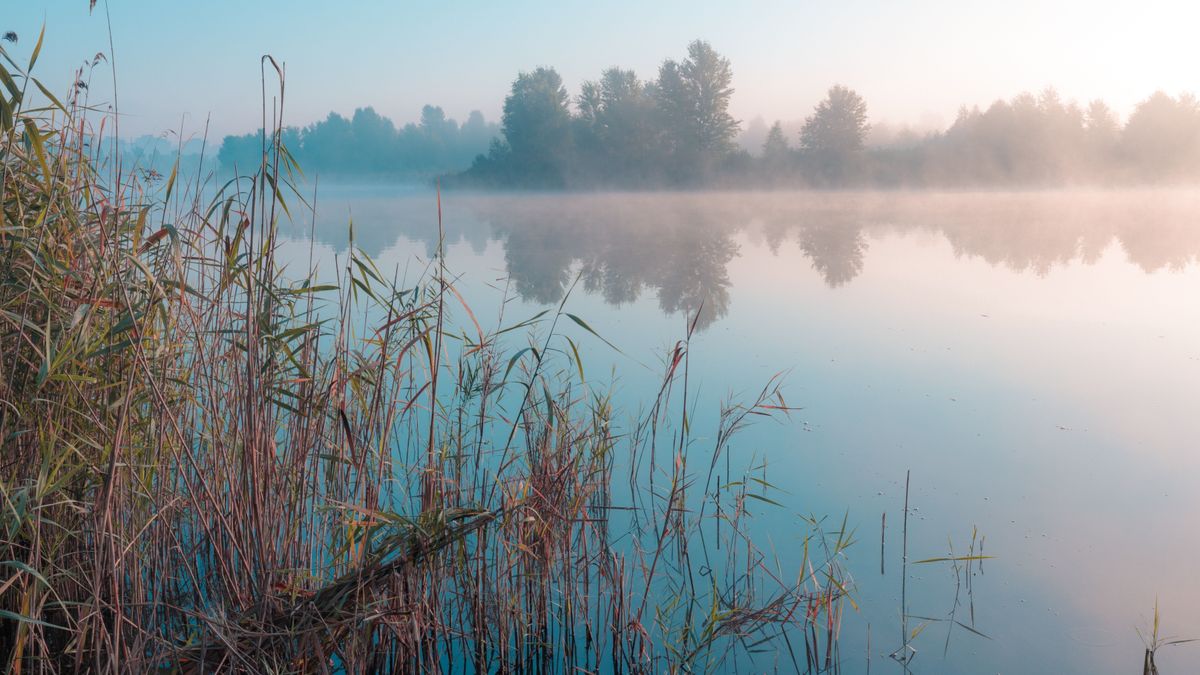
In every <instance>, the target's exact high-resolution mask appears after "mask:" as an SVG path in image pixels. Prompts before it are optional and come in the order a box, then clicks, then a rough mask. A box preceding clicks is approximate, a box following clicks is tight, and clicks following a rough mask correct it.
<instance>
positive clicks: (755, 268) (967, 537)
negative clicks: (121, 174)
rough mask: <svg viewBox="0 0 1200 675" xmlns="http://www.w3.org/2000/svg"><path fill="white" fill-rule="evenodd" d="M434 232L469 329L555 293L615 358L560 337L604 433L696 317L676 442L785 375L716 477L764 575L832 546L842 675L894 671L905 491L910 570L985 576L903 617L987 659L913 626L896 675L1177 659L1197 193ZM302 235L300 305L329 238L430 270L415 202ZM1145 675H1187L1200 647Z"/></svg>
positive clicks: (332, 216) (544, 210) (300, 230)
mask: <svg viewBox="0 0 1200 675" xmlns="http://www.w3.org/2000/svg"><path fill="white" fill-rule="evenodd" d="M442 208H443V220H444V229H445V237H446V239H445V241H446V251H447V264H448V269H449V270H450V271H451V273H453V274H454V275H456V277H457V282H456V287H457V289H458V290H459V291H460V292H461V294H462V295H463V297H464V299H465V300H466V302H467V304H468V305H469V306H470V307H471V308H472V310H473V312H474V315H475V317H476V318H477V319H478V321H479V322H480V323H481V324H482V325H483V326H484V327H485V328H488V327H492V328H494V327H496V326H498V325H501V324H504V325H508V324H511V323H515V322H516V321H518V320H521V319H524V318H528V317H530V316H532V315H534V314H536V313H537V312H539V311H541V310H543V309H545V308H547V307H555V306H557V304H558V303H559V302H561V301H562V300H563V297H564V294H566V293H567V292H568V290H569V289H572V286H573V284H574V288H573V290H571V291H570V293H571V294H570V296H569V297H568V298H567V300H566V308H567V311H569V312H571V313H573V314H576V315H578V316H579V317H581V318H582V319H585V320H586V322H587V323H588V324H589V325H590V326H591V327H593V328H594V329H595V331H596V332H597V333H599V334H600V335H601V336H603V337H604V338H607V339H608V340H609V341H611V342H612V343H614V344H615V345H616V346H617V347H618V348H619V349H620V350H621V353H618V352H616V351H614V350H613V349H611V348H609V347H607V346H606V345H605V344H604V343H603V342H601V341H600V340H598V339H596V338H595V337H592V336H590V335H589V334H588V333H587V332H585V331H583V330H581V329H578V328H576V327H575V326H572V327H571V330H572V331H573V332H572V336H573V338H574V339H576V340H577V342H578V343H579V344H580V346H581V349H582V351H583V352H584V357H583V359H584V365H585V372H586V374H587V378H588V383H589V384H590V385H592V386H595V387H598V388H601V389H608V388H612V389H613V391H614V392H615V395H614V396H615V399H616V401H617V402H618V408H619V409H624V410H629V411H630V412H631V414H632V413H634V412H636V411H637V410H638V409H639V407H640V406H644V405H645V404H647V403H648V402H649V401H650V400H651V399H652V398H653V396H654V394H655V392H656V391H657V387H658V386H659V384H660V382H661V368H660V367H659V366H660V364H661V361H662V358H663V355H664V353H665V352H666V350H667V349H668V348H669V347H670V346H671V345H673V344H674V343H675V341H677V340H679V339H681V338H683V337H684V335H685V333H686V324H687V321H688V317H689V316H690V315H692V314H693V313H695V312H697V311H699V313H700V318H699V321H698V332H697V334H696V336H695V337H694V339H693V342H692V363H691V368H692V370H691V378H692V379H693V384H696V386H698V391H699V393H700V398H699V402H698V403H697V408H696V410H697V417H696V421H695V422H694V424H695V425H697V427H698V428H701V430H700V431H698V432H696V433H697V435H698V436H704V435H705V434H711V433H715V431H716V428H715V426H716V417H717V412H718V406H719V405H720V403H721V402H722V401H724V400H728V399H730V398H733V399H739V398H740V399H743V400H744V399H748V398H751V397H753V396H754V395H755V394H757V392H758V391H759V390H760V389H761V387H762V386H763V384H764V383H765V382H766V381H767V380H768V379H769V378H770V377H771V376H772V375H774V374H775V373H778V372H780V371H786V373H787V375H786V381H785V386H784V392H785V394H786V398H787V403H788V404H789V405H791V406H796V407H799V408H801V410H798V411H796V412H794V413H792V415H791V419H790V421H788V422H786V423H784V424H780V423H778V422H772V421H766V422H762V423H759V424H756V425H755V426H752V427H750V428H749V429H747V430H746V431H745V432H744V433H743V434H742V435H740V436H738V437H736V438H735V440H734V442H733V444H732V448H733V452H734V455H735V456H740V457H743V458H744V462H745V463H746V464H747V465H750V464H751V463H755V464H758V463H763V462H765V463H766V466H767V469H766V472H765V474H766V475H767V477H768V478H769V480H770V481H771V482H772V483H774V484H775V485H777V486H778V487H780V488H782V490H781V491H779V492H774V493H772V498H773V499H774V500H775V501H777V502H779V503H780V504H782V507H766V508H761V509H758V510H757V511H756V518H755V525H754V527H755V534H756V535H757V536H758V538H759V540H760V541H761V542H763V543H764V548H766V549H767V550H768V551H773V553H774V555H776V556H777V557H778V559H779V561H780V567H781V568H782V569H784V570H789V569H794V567H795V566H796V565H798V564H799V562H800V555H801V551H800V545H801V541H800V537H801V534H802V531H803V530H804V528H803V527H800V520H799V517H798V515H797V514H804V515H812V516H815V517H817V518H821V517H828V519H829V520H830V521H831V525H830V526H831V527H836V526H838V525H840V523H841V520H842V519H843V518H844V517H845V518H847V519H848V523H849V526H850V527H852V528H853V529H854V530H855V540H856V543H855V544H854V545H853V546H852V547H851V548H850V552H849V561H848V565H849V569H850V570H851V572H852V573H853V577H854V583H855V588H854V598H855V600H856V602H857V606H858V609H857V611H848V612H847V614H846V619H845V622H844V625H843V627H842V646H841V656H842V660H843V668H842V672H846V673H857V672H866V671H867V669H868V654H869V655H870V666H869V667H870V669H872V670H873V671H874V672H901V671H902V668H901V667H900V666H899V665H898V664H896V663H894V662H892V661H891V660H890V659H889V658H888V656H887V655H888V654H889V653H890V652H892V651H893V650H895V649H897V648H898V647H900V646H901V624H900V611H901V573H900V570H901V567H900V551H901V545H902V541H901V532H900V523H901V521H902V519H903V507H904V499H905V494H904V492H905V476H906V472H911V495H910V516H909V533H908V549H909V558H910V561H915V560H920V559H927V558H936V557H944V556H947V555H951V554H954V555H965V554H966V553H967V549H968V547H969V546H970V544H971V542H972V536H973V532H974V531H976V530H977V532H978V534H977V536H976V551H977V552H978V546H979V540H980V539H982V545H983V553H984V554H986V555H989V556H994V557H993V558H991V559H988V560H986V561H984V562H983V564H982V573H980V570H979V563H975V568H974V569H973V570H972V572H973V576H972V577H971V579H970V593H969V594H968V593H967V588H966V587H965V586H961V585H956V579H961V576H962V575H956V573H955V570H954V569H953V568H952V566H950V565H948V564H945V563H928V564H920V565H910V566H909V581H908V592H907V595H908V605H909V606H908V612H909V614H911V615H914V616H922V617H930V618H938V619H946V618H948V617H949V616H950V613H951V611H954V612H955V616H954V619H955V621H957V622H960V623H961V624H966V625H969V626H973V628H974V629H975V630H977V631H979V632H980V633H983V634H985V635H986V637H981V636H980V635H976V634H973V633H971V632H970V631H968V630H966V629H964V628H961V627H959V625H958V624H954V623H951V622H949V621H936V622H930V623H929V625H928V626H927V627H926V628H925V629H924V630H923V631H922V632H921V633H920V635H918V636H917V638H916V639H915V640H914V641H913V646H914V647H915V648H916V649H917V650H918V654H917V656H916V658H915V659H914V660H913V662H912V665H911V669H912V671H913V672H918V673H948V672H986V673H991V672H1002V673H1028V672H1047V673H1051V672H1088V673H1109V672H1111V673H1117V672H1124V673H1132V672H1140V668H1141V663H1142V651H1143V645H1142V641H1141V638H1140V637H1139V634H1138V630H1139V629H1140V630H1141V631H1142V632H1143V633H1145V634H1147V638H1148V633H1149V631H1150V629H1151V626H1152V622H1153V615H1154V606H1155V602H1156V600H1157V602H1158V605H1159V611H1160V616H1161V626H1162V627H1161V633H1162V636H1166V637H1180V638H1191V637H1200V602H1198V601H1200V579H1198V577H1197V575H1196V573H1195V568H1196V564H1197V563H1196V561H1197V559H1198V554H1200V540H1198V539H1197V537H1196V531H1195V530H1194V529H1193V528H1194V527H1195V523H1196V522H1200V451H1198V450H1200V448H1198V445H1197V444H1198V442H1200V413H1198V412H1197V410H1198V408H1197V406H1198V404H1200V264H1198V262H1200V259H1198V257H1200V192H1196V191H1124V192H1027V193H979V194H920V193H787V192H768V193H703V194H686V193H669V194H654V193H637V194H586V195H569V196H564V195H478V194H466V193H446V194H443V195H442ZM317 211H318V215H317V219H316V223H315V227H313V229H312V231H313V232H315V236H314V237H313V239H314V241H310V240H309V231H310V229H309V226H308V225H307V224H305V225H296V226H295V227H294V229H291V230H289V234H288V237H289V238H288V241H287V242H286V243H285V245H284V251H285V253H286V255H287V257H288V258H289V259H290V260H292V261H293V264H294V265H296V266H297V267H299V268H303V267H304V266H306V265H307V264H308V261H309V256H310V254H311V256H312V258H313V263H314V264H315V265H316V266H317V268H318V270H319V273H320V274H321V275H322V276H326V277H329V276H331V275H332V274H333V273H334V272H335V270H336V268H337V264H338V259H339V256H340V257H341V258H342V259H343V260H344V256H345V251H346V247H347V230H348V228H347V225H348V224H349V223H350V222H351V221H353V224H354V237H355V244H356V245H357V246H359V247H361V248H362V249H364V250H365V251H366V252H367V253H369V254H370V255H371V256H373V257H374V258H375V259H376V261H377V262H378V264H379V267H380V268H381V269H384V270H387V271H391V270H397V271H398V272H397V273H398V275H399V276H400V277H402V278H408V279H416V278H417V277H419V276H420V274H421V272H422V271H423V270H425V269H426V268H427V266H428V265H429V261H430V258H431V255H432V254H433V253H434V252H435V251H436V247H437V241H438V229H437V204H436V197H435V195H433V194H432V193H429V192H424V191H419V192H413V191H400V190H390V189H386V188H377V187H376V188H367V187H355V188H348V187H340V188H330V189H322V191H321V193H320V195H319V198H318V204H317ZM310 252H311V253H310ZM577 279H578V282H577V283H576V280H577ZM502 308H503V317H501V309H502ZM459 318H460V319H461V318H462V317H459ZM464 320H465V319H464ZM521 340H522V338H520V337H515V338H514V344H516V345H517V346H518V347H519V346H523V345H522V344H521ZM697 383H698V384H697ZM709 420H711V422H709ZM705 424H709V425H710V426H711V427H712V429H711V430H706V429H703V428H702V427H704V425H705ZM885 513H886V521H887V527H886V531H885V532H882V533H881V521H882V520H883V516H884V514H885ZM881 534H882V540H883V541H882V543H883V553H882V557H883V558H884V561H883V562H884V563H885V564H884V565H883V572H882V573H881V550H880V549H881ZM789 565H790V568H789ZM964 583H965V580H964ZM956 592H957V593H958V598H959V600H958V607H957V609H955V596H956ZM972 613H973V617H974V618H973V621H972V618H971V614H972ZM868 624H869V626H870V629H869V635H870V649H869V650H868V647H867V636H868ZM921 624H922V621H920V620H916V619H910V621H909V630H910V631H911V630H913V629H915V628H917V627H918V626H919V625H921ZM1162 636H1160V637H1162ZM1158 665H1159V667H1160V669H1161V670H1162V672H1164V673H1185V672H1197V671H1200V645H1180V646H1175V647H1167V648H1164V649H1162V650H1161V651H1160V652H1159V656H1158Z"/></svg>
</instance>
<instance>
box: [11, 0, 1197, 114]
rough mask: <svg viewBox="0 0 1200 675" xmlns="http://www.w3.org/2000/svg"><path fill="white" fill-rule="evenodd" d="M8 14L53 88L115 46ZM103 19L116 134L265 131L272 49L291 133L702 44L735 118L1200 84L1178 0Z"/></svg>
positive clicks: (432, 7) (1192, 11)
mask: <svg viewBox="0 0 1200 675" xmlns="http://www.w3.org/2000/svg"><path fill="white" fill-rule="evenodd" d="M0 2H3V3H4V4H6V5H10V6H7V7H5V8H4V11H3V12H2V13H0V31H8V30H14V31H16V32H17V33H18V34H19V35H20V42H19V43H18V44H17V45H15V46H13V45H7V46H6V48H7V49H8V50H9V51H10V53H12V54H14V55H15V56H17V57H18V59H20V58H24V57H27V55H28V53H29V51H30V50H31V49H32V47H33V44H34V42H35V40H36V36H37V31H38V29H39V28H40V27H41V25H42V23H43V22H45V24H46V27H47V37H46V43H45V47H44V48H43V55H42V57H41V58H40V60H39V63H38V67H37V69H36V73H35V74H36V75H39V76H40V78H41V79H42V80H43V81H44V82H46V83H47V84H48V85H50V86H51V88H52V89H54V90H55V91H64V90H65V89H66V87H67V86H68V85H69V83H70V82H71V80H72V72H73V70H74V69H75V68H76V67H78V66H79V65H80V64H82V63H83V61H84V60H85V59H87V58H89V57H92V56H94V55H95V54H96V53H97V52H105V53H107V52H108V51H109V46H108V32H107V22H106V19H105V2H104V0H101V1H100V2H99V3H98V4H97V6H96V10H95V11H94V12H93V13H91V14H89V12H88V9H87V5H88V2H87V0H46V1H43V2H38V1H33V0H0ZM108 12H109V14H110V16H111V21H112V33H113V41H114V44H115V56H116V65H117V78H118V84H119V87H118V95H119V103H120V109H121V111H122V113H123V115H124V116H123V118H122V133H123V134H142V133H151V134H156V133H161V132H163V131H165V130H167V129H171V128H177V127H179V125H180V120H181V117H182V116H183V115H185V114H186V115H187V116H188V120H189V121H188V123H187V125H188V127H189V128H191V129H195V128H197V127H199V126H201V125H202V124H203V120H204V118H205V117H207V116H209V115H211V119H212V128H213V132H214V134H217V135H220V134H225V133H233V132H244V131H249V130H250V129H251V128H256V127H257V126H259V119H260V117H259V116H260V112H259V103H258V102H259V82H258V77H259V75H258V73H259V71H258V60H259V57H260V56H261V55H262V54H264V53H270V54H272V55H274V56H275V57H276V58H277V59H279V60H281V61H283V62H286V64H287V72H288V104H287V112H286V117H287V119H288V120H289V121H290V122H292V123H297V124H304V123H308V122H311V121H313V120H315V119H318V118H320V117H323V116H324V115H325V114H326V113H328V112H329V111H330V110H337V111H340V112H343V113H349V112H351V111H352V110H353V109H354V108H355V107H358V106H364V105H373V106H375V108H376V109H377V110H379V111H380V112H381V113H382V114H384V115H387V116H389V117H392V118H393V119H395V120H396V121H398V122H406V121H412V120H415V119H416V118H417V117H418V115H419V113H420V108H421V106H422V105H423V104H425V103H434V104H437V105H441V106H443V107H444V108H445V109H446V111H447V113H448V114H449V115H450V116H452V117H457V118H459V119H462V118H464V117H465V116H466V114H467V113H468V112H469V111H470V110H472V109H479V110H482V111H483V113H484V114H485V115H486V116H487V117H488V118H489V119H497V118H498V117H499V111H500V106H501V103H502V101H503V98H504V95H505V93H506V92H507V90H508V87H509V85H510V84H511V82H512V79H513V77H514V76H515V75H516V73H517V72H518V71H520V70H525V69H530V68H533V67H536V66H539V65H551V66H554V67H556V68H557V69H558V70H559V72H560V73H561V74H562V76H563V79H564V80H565V82H566V84H567V87H568V89H569V90H570V91H571V92H572V94H574V93H577V92H578V88H579V84H580V82H582V81H583V80H585V79H590V78H595V77H597V76H598V74H599V72H600V71H601V70H602V69H604V68H605V67H608V66H611V65H620V66H623V67H627V68H633V69H634V70H636V71H637V72H638V73H639V75H641V76H643V77H644V78H648V77H652V76H653V75H654V74H655V72H656V69H657V66H658V64H659V63H660V62H661V61H662V60H663V59H664V58H667V57H680V56H682V55H683V54H684V52H685V49H686V45H687V43H688V42H689V41H690V40H693V39H695V38H702V39H705V40H708V41H709V42H711V43H712V45H713V46H714V47H715V48H716V49H717V50H718V51H720V52H721V53H722V54H724V55H725V56H727V57H728V58H729V59H730V60H731V61H732V62H733V68H734V85H735V87H736V90H737V91H736V93H735V95H734V100H733V104H732V107H733V112H734V114H735V115H736V116H738V117H740V118H741V119H743V120H747V121H748V120H751V119H753V118H755V117H758V116H762V117H764V118H766V119H767V120H773V119H782V120H795V119H800V118H803V117H804V116H806V115H807V114H808V113H809V112H810V110H811V108H812V106H813V105H814V104H815V103H816V102H817V101H818V100H819V99H820V98H821V97H822V96H823V94H824V92H825V90H826V89H827V88H828V86H829V85H830V84H832V83H835V82H838V83H843V84H846V85H848V86H850V87H853V88H854V89H857V90H858V91H859V93H861V94H862V95H863V96H864V98H866V100H867V103H868V106H869V110H870V113H871V117H872V119H873V120H874V121H881V120H882V121H887V122H890V123H893V124H914V125H918V126H930V125H944V124H947V123H949V122H951V121H952V120H953V119H954V115H955V113H956V111H957V109H958V107H959V106H960V105H963V104H966V105H980V106H986V105H987V104H988V103H990V102H991V101H993V100H995V99H997V98H1002V97H1003V98H1007V97H1011V96H1012V95H1014V94H1016V93H1019V92H1021V91H1024V90H1035V91H1036V90H1040V89H1042V88H1044V87H1047V86H1054V87H1056V88H1057V89H1058V90H1059V92H1060V93H1061V94H1062V95H1063V96H1064V97H1065V98H1068V99H1076V100H1079V101H1080V102H1086V101H1087V100H1090V99H1093V98H1103V99H1105V100H1106V101H1108V102H1109V104H1110V105H1112V106H1113V107H1114V108H1115V109H1116V110H1118V111H1119V112H1120V113H1121V114H1123V115H1124V114H1127V113H1128V112H1129V110H1130V109H1132V107H1133V105H1134V104H1135V103H1136V102H1137V101H1139V100H1141V99H1142V98H1144V97H1145V96H1146V95H1147V94H1149V93H1150V92H1152V91H1154V90H1156V89H1163V90H1165V91H1167V92H1169V93H1172V94H1178V93H1180V92H1183V91H1196V90H1200V39H1198V38H1197V37H1196V36H1197V34H1198V31H1200V4H1198V3H1195V2H1183V1H1180V0H1177V1H1175V2H1167V1H1162V0H1143V1H1140V2H1111V1H1110V2H1105V1H1104V0H1092V1H1090V2H1084V1H1076V0H1060V1H1055V2H1050V1H1046V0H1041V1H1038V0H1009V1H1007V2H996V1H995V0H993V1H991V2H979V1H976V0H956V1H949V0H929V1H924V2H896V1H892V2H887V1H882V0H876V1H867V0H845V1H840V2H833V1H821V2H817V1H816V0H792V1H790V2H789V1H783V0H777V1H761V2H749V1H747V2H730V1H720V2H718V1H715V0H712V1H698V0H693V1H690V2H689V1H685V0H661V1H658V2H646V1H644V0H643V1H642V2H597V1H592V2H577V1H575V0H560V1H559V2H532V1H523V0H511V1H505V2H496V1H495V0H492V1H488V2H474V1H465V0H462V1H458V2H444V3H435V2H422V3H412V2H399V1H396V0H393V1H390V2H386V1H382V0H379V1H366V0H364V1H360V2H338V3H333V2H315V1H311V2H310V1H305V0H293V1H291V2H283V1H282V0H238V1H236V2H235V1H233V0H208V1H206V2H175V1H173V0H172V1H161V2H160V1H152V0H137V1H135V0H109V2H108ZM109 80H111V75H110V74H109V73H108V72H107V71H105V72H99V71H98V72H97V73H96V74H95V76H94V82H96V85H94V86H93V87H92V91H93V100H96V99H101V100H109V99H110V98H111V89H110V88H109V87H108V86H107V85H106V82H107V81H109Z"/></svg>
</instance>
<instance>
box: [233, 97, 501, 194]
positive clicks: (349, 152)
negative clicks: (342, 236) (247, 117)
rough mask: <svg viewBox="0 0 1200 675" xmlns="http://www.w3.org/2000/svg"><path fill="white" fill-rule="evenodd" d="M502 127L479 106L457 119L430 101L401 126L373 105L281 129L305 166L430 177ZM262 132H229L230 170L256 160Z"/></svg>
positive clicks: (463, 160) (452, 167) (455, 164)
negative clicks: (417, 118)
mask: <svg viewBox="0 0 1200 675" xmlns="http://www.w3.org/2000/svg"><path fill="white" fill-rule="evenodd" d="M498 133H499V127H498V126H497V125H496V124H495V123H494V122H488V121H487V120H485V119H484V117H483V114H482V113H480V112H479V111H478V110H475V111H472V112H471V114H470V115H469V116H468V117H467V120H466V121H465V122H463V123H462V124H459V123H458V122H457V121H456V120H454V119H452V118H448V117H446V113H445V111H443V110H442V108H440V107H438V106H433V105H426V106H425V107H424V108H422V110H421V120H420V122H419V123H416V124H413V123H409V124H405V125H404V126H402V127H399V128H397V127H396V125H395V124H394V123H393V122H392V121H391V120H390V119H388V118H386V117H384V116H382V115H380V114H379V113H377V112H375V109H374V108H371V107H366V108H358V109H357V110H355V111H354V114H353V115H352V116H351V117H350V118H349V119H347V118H346V117H343V116H342V115H339V114H337V113H335V112H331V113H329V116H328V117H326V118H325V119H323V120H321V121H319V122H316V123H314V124H310V125H308V126H306V127H303V128H297V127H287V128H285V129H284V130H283V131H282V137H283V138H282V140H283V143H284V145H285V146H286V147H287V148H288V150H289V151H290V152H291V153H292V155H293V156H294V157H295V158H296V159H297V161H299V163H300V165H301V166H302V167H303V168H304V169H305V171H312V172H316V173H322V174H332V175H342V176H349V177H363V176H384V177H390V178H409V179H411V178H419V179H426V178H431V177H433V176H436V175H440V174H444V173H448V172H454V171H460V170H462V168H463V167H465V166H468V165H470V163H471V161H472V160H473V159H474V158H475V157H476V156H477V155H479V154H480V153H481V152H485V151H486V150H487V148H488V144H489V143H490V142H491V140H492V139H493V138H495V137H496V135H497V134H498ZM262 154H263V142H262V134H261V132H255V133H251V134H246V135H244V136H226V137H225V140H224V141H223V142H222V143H221V149H220V151H219V152H218V154H217V158H218V160H219V161H220V163H221V166H222V167H223V168H225V169H227V170H233V169H234V168H235V167H240V168H241V169H243V170H246V169H247V167H249V168H250V169H251V170H252V169H253V167H256V166H258V163H259V160H260V158H261V157H262Z"/></svg>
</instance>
